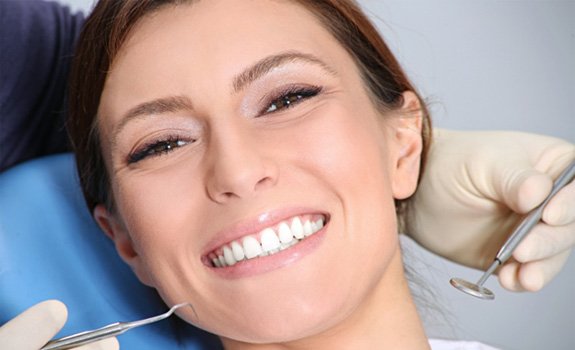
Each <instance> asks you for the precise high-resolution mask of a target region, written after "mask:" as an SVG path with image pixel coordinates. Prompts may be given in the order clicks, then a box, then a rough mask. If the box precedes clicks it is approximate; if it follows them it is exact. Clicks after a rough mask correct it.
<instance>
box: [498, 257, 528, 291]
mask: <svg viewBox="0 0 575 350" xmlns="http://www.w3.org/2000/svg"><path fill="white" fill-rule="evenodd" d="M520 266H521V264H520V263H518V262H516V261H508V262H506V263H505V264H504V265H503V266H501V267H500V268H499V272H498V273H497V279H498V280H499V284H500V285H501V286H502V287H503V288H505V289H507V290H509V291H512V292H525V288H524V287H523V286H522V285H521V283H519V278H518V274H519V273H518V272H519V267H520Z"/></svg>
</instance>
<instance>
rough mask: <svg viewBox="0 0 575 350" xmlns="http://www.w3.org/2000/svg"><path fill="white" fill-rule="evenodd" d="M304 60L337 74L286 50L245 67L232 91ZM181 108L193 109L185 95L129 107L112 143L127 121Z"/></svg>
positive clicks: (313, 59)
mask: <svg viewBox="0 0 575 350" xmlns="http://www.w3.org/2000/svg"><path fill="white" fill-rule="evenodd" d="M298 61H301V62H304V63H311V64H314V65H317V66H319V67H321V68H322V69H323V70H324V71H325V72H327V73H329V74H330V75H333V76H337V71H336V70H334V69H333V68H331V67H330V66H329V65H328V64H326V63H325V62H323V61H322V60H320V59H319V58H317V57H315V56H314V55H311V54H307V53H302V52H298V51H287V52H282V53H279V54H275V55H271V56H268V57H265V58H263V59H261V60H259V61H258V62H256V63H255V64H253V65H252V66H250V67H248V68H247V69H245V70H244V71H243V72H241V73H240V74H238V75H236V76H235V77H234V78H233V83H232V87H233V92H234V93H238V92H240V91H241V90H242V89H244V88H245V87H246V86H247V85H249V84H251V83H253V82H254V81H256V80H258V79H259V78H261V77H262V76H264V75H265V74H268V73H269V72H271V71H272V70H273V69H274V68H277V67H279V66H282V65H284V64H286V63H291V62H298ZM182 110H188V111H191V110H193V104H192V101H191V100H190V99H189V98H188V97H186V96H168V97H161V98H158V99H155V100H152V101H147V102H144V103H141V104H138V105H136V106H135V107H133V108H130V110H128V112H126V113H125V114H124V116H123V117H122V119H121V120H120V123H119V124H118V126H117V127H116V128H115V129H116V130H115V132H114V133H113V137H112V144H115V143H116V142H115V140H116V137H117V135H118V134H119V133H120V132H121V131H122V129H123V128H124V127H125V126H126V124H127V123H128V122H130V121H131V120H134V119H139V118H143V117H146V116H150V115H159V114H165V113H173V112H178V111H182Z"/></svg>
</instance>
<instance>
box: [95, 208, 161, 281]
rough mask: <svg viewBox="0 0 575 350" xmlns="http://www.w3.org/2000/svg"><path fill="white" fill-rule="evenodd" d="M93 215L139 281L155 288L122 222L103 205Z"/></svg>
mask: <svg viewBox="0 0 575 350" xmlns="http://www.w3.org/2000/svg"><path fill="white" fill-rule="evenodd" d="M92 215H93V216H94V220H96V223H98V226H100V228H101V229H102V231H104V233H105V234H106V236H108V238H110V239H111V240H112V241H113V242H114V245H115V246H116V251H117V252H118V255H120V257H121V258H122V260H124V262H125V263H126V264H128V265H129V266H130V267H131V268H132V270H133V271H134V273H135V274H136V275H137V276H138V279H140V281H141V282H142V283H144V284H146V285H148V286H152V287H153V285H152V283H151V280H150V278H149V276H148V274H147V273H146V272H145V269H143V266H142V261H141V257H140V256H139V255H138V252H137V251H136V249H135V248H134V244H133V242H132V238H131V237H130V235H129V233H128V232H127V230H126V229H125V227H124V225H123V224H122V222H121V221H120V220H118V218H117V217H116V215H114V214H113V213H111V212H110V211H109V210H108V209H107V208H106V207H105V206H104V205H102V204H98V205H96V207H95V208H94V211H93V213H92Z"/></svg>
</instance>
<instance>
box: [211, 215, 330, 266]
mask: <svg viewBox="0 0 575 350" xmlns="http://www.w3.org/2000/svg"><path fill="white" fill-rule="evenodd" d="M304 214H320V215H324V216H325V217H326V218H328V217H329V215H328V214H327V213H326V212H324V211H321V210H317V209H311V208H301V207H300V208H289V209H279V210H272V211H266V212H263V213H261V214H260V215H258V216H257V217H256V218H252V219H248V220H243V221H241V222H238V223H236V224H233V225H231V226H230V227H227V228H225V229H223V230H221V231H219V232H218V233H217V234H216V235H215V236H214V238H213V239H212V240H210V241H209V242H208V244H207V245H206V247H205V248H204V249H203V252H204V253H203V256H207V255H208V254H210V253H211V252H213V251H214V250H216V249H217V248H219V247H221V246H223V245H224V244H227V243H230V242H232V241H234V240H237V239H239V238H241V237H244V236H247V235H251V234H257V233H259V232H260V231H261V230H263V229H264V228H266V227H270V226H274V225H276V224H278V223H280V222H282V221H284V220H287V219H289V218H291V217H294V216H298V215H304Z"/></svg>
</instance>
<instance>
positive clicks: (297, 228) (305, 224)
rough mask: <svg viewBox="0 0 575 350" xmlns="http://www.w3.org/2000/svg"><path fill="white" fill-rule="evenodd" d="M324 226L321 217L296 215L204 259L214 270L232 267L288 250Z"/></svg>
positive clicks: (224, 246)
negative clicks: (207, 259) (208, 261)
mask: <svg viewBox="0 0 575 350" xmlns="http://www.w3.org/2000/svg"><path fill="white" fill-rule="evenodd" d="M325 223H326V216H325V215H322V214H305V215H296V216H293V217H291V218H288V219H286V220H282V221H280V222H279V223H277V224H275V225H273V226H269V227H265V228H264V229H262V230H261V231H259V232H258V233H255V234H248V235H245V236H243V237H240V238H238V239H235V240H233V241H231V242H228V243H226V244H224V245H222V246H220V247H218V248H216V249H215V250H213V251H211V252H210V253H209V254H208V255H207V256H208V258H209V260H210V262H211V264H212V267H215V268H224V267H230V266H234V265H236V264H238V263H241V262H244V261H247V260H253V259H258V258H261V257H265V256H269V255H273V254H276V253H279V252H281V251H284V250H287V249H289V248H291V247H293V246H295V245H296V244H298V243H299V242H301V241H303V240H305V239H306V238H307V237H310V236H312V235H314V234H315V233H316V232H318V231H320V230H321V229H322V228H323V227H324V225H325Z"/></svg>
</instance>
